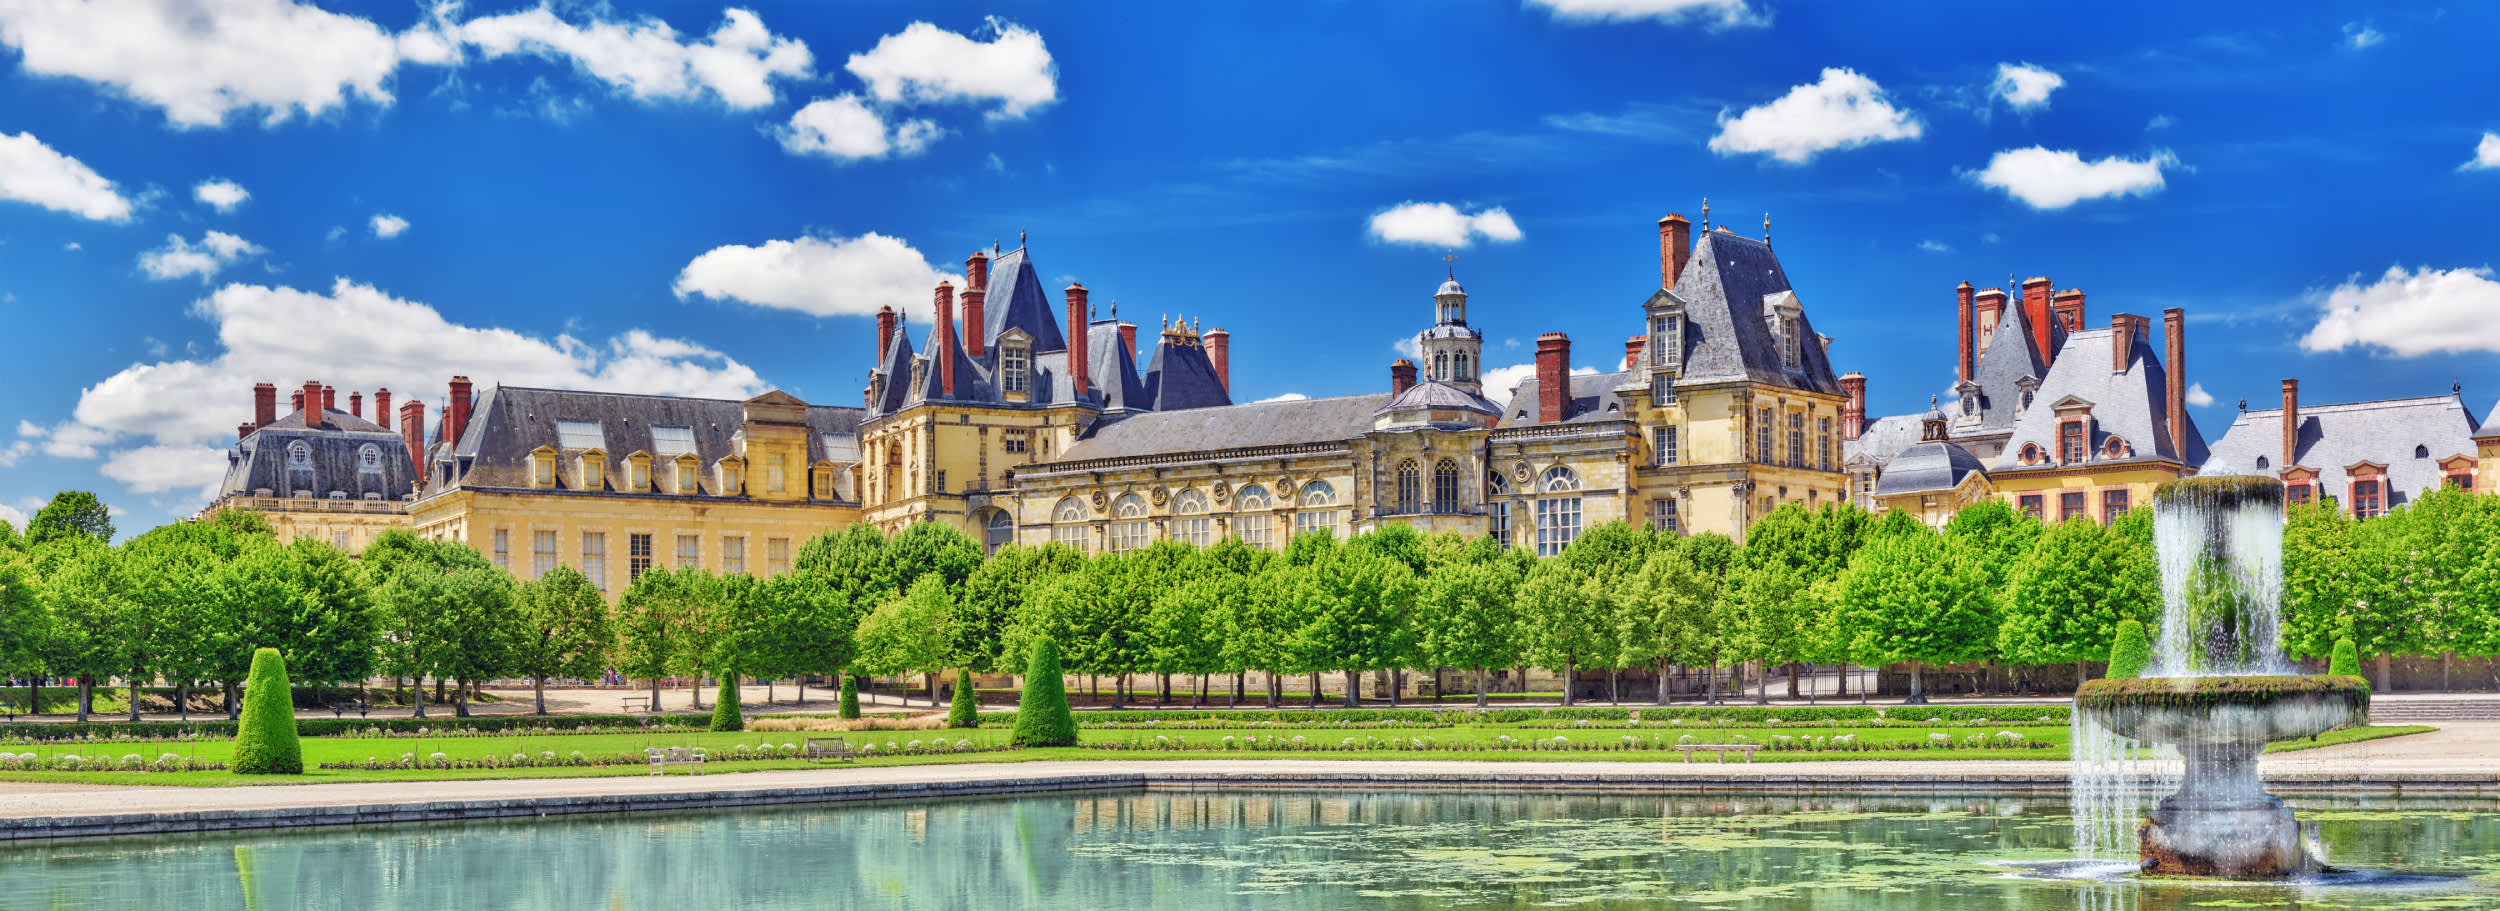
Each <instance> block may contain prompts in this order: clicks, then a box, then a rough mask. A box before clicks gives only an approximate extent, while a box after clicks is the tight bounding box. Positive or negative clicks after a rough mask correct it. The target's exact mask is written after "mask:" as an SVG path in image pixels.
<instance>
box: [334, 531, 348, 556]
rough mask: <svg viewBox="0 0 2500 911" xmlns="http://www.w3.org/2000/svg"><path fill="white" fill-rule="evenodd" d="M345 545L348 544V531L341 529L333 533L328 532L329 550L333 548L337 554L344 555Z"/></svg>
mask: <svg viewBox="0 0 2500 911" xmlns="http://www.w3.org/2000/svg"><path fill="white" fill-rule="evenodd" d="M347 543H348V531H347V529H344V528H341V529H337V530H334V531H332V532H330V547H331V548H333V549H335V550H337V551H338V552H339V553H346V552H347Z"/></svg>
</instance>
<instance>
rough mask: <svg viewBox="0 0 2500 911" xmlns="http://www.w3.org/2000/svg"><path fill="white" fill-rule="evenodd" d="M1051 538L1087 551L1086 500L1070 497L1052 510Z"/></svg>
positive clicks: (1077, 549)
mask: <svg viewBox="0 0 2500 911" xmlns="http://www.w3.org/2000/svg"><path fill="white" fill-rule="evenodd" d="M1050 521H1051V523H1052V524H1051V526H1050V539H1051V540H1053V541H1057V542H1059V543H1061V544H1065V545H1067V546H1069V547H1071V548H1074V549H1075V550H1076V552H1077V553H1080V554H1081V553H1084V552H1085V543H1086V540H1085V539H1086V533H1085V501H1083V500H1079V499H1077V498H1075V497H1068V498H1065V499H1062V500H1060V501H1059V505H1058V506H1056V507H1054V508H1052V509H1051V511H1050Z"/></svg>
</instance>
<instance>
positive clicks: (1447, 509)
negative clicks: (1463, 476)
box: [1432, 459, 1458, 515]
mask: <svg viewBox="0 0 2500 911" xmlns="http://www.w3.org/2000/svg"><path fill="white" fill-rule="evenodd" d="M1432 511H1433V512H1436V513H1440V514H1442V515H1449V514H1451V513H1455V512H1457V511H1458V463H1457V462H1454V461H1451V460H1449V459H1442V460H1441V464H1438V465H1434V466H1433V467H1432Z"/></svg>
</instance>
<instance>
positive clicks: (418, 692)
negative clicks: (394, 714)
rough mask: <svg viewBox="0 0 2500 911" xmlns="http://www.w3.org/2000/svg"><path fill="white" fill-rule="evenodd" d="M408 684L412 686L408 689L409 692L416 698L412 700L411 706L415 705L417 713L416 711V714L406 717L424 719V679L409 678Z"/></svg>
mask: <svg viewBox="0 0 2500 911" xmlns="http://www.w3.org/2000/svg"><path fill="white" fill-rule="evenodd" d="M408 682H409V683H410V684H412V685H411V686H410V687H409V689H410V691H411V692H412V693H414V694H415V697H416V698H415V699H414V700H412V702H411V704H413V705H415V706H416V707H417V711H416V713H415V714H413V715H410V716H408V717H410V718H423V717H425V678H423V677H413V678H410V679H409V681H408Z"/></svg>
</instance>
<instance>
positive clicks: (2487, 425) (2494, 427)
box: [2474, 404, 2500, 440]
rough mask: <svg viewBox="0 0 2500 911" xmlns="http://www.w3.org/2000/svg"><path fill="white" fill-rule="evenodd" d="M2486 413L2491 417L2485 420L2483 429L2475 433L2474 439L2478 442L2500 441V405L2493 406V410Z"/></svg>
mask: <svg viewBox="0 0 2500 911" xmlns="http://www.w3.org/2000/svg"><path fill="white" fill-rule="evenodd" d="M2485 413H2486V414H2489V415H2491V416H2490V417H2487V418H2484V419H2483V429H2481V430H2477V431H2475V432H2474V438H2475V439H2477V440H2491V439H2500V404H2494V405H2492V406H2491V410H2490V411H2488V412H2485Z"/></svg>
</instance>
